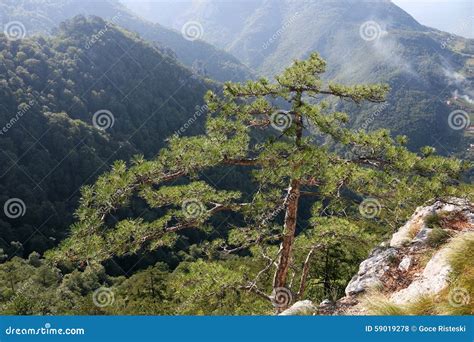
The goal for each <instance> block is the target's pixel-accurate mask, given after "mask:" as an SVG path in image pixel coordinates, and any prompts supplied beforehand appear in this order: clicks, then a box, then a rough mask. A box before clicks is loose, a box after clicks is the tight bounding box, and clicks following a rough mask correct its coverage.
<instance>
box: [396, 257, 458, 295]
mask: <svg viewBox="0 0 474 342" xmlns="http://www.w3.org/2000/svg"><path fill="white" fill-rule="evenodd" d="M449 252H450V251H449V248H442V249H441V250H440V251H438V252H437V253H436V254H435V255H434V256H433V257H432V258H431V260H430V261H429V262H428V264H427V265H426V267H425V269H424V270H423V273H422V274H421V276H419V277H417V278H416V279H414V280H413V282H412V283H411V284H410V285H409V286H408V287H407V288H404V289H401V290H400V291H397V292H394V293H393V294H392V295H391V296H390V299H391V300H392V301H393V302H394V303H395V304H405V303H409V302H412V301H415V300H416V299H417V298H419V297H420V296H421V295H431V294H436V293H438V292H440V291H441V290H442V289H444V288H445V287H446V286H447V285H448V280H449V273H450V272H451V266H450V265H449V263H448V256H449Z"/></svg>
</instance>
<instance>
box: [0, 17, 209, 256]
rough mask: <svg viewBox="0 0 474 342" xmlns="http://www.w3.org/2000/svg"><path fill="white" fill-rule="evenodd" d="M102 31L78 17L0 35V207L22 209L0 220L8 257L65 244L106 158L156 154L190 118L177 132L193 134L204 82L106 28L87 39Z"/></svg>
mask: <svg viewBox="0 0 474 342" xmlns="http://www.w3.org/2000/svg"><path fill="white" fill-rule="evenodd" d="M104 25H106V23H105V22H104V21H103V20H102V19H100V18H97V17H94V18H89V19H86V18H85V17H81V16H80V17H76V18H74V19H73V20H71V21H68V22H65V23H64V24H61V26H60V28H59V29H58V30H57V34H56V35H55V36H53V37H48V38H43V37H35V38H27V39H21V40H12V39H9V37H7V36H5V35H3V34H1V35H0V75H1V76H0V78H1V81H0V104H1V105H0V123H1V125H2V127H0V202H1V203H2V205H3V204H4V203H6V202H7V201H8V200H9V199H15V200H21V202H23V204H22V203H21V202H19V203H20V207H19V208H20V209H21V210H20V211H19V214H18V212H14V211H13V208H14V207H12V208H11V209H12V211H11V212H10V216H8V215H7V214H8V211H7V210H4V211H2V216H0V249H3V251H4V252H5V253H6V254H8V255H9V256H10V257H11V256H12V255H13V254H14V253H15V252H17V254H18V255H22V253H23V251H24V252H25V253H29V252H31V251H32V250H36V251H38V252H42V251H44V250H45V249H47V248H50V247H51V246H54V245H55V244H56V243H57V242H58V241H57V240H58V239H61V238H62V237H64V234H65V231H66V229H67V227H68V225H69V224H70V222H71V218H72V212H73V211H74V208H75V207H76V205H77V198H78V196H79V188H80V187H81V186H82V185H83V184H87V183H91V182H93V181H94V180H95V178H96V176H98V175H99V174H101V173H102V172H104V170H107V169H108V167H109V166H110V165H111V164H112V163H113V161H114V160H116V159H123V160H130V158H131V156H132V155H133V154H138V153H140V154H144V155H145V157H147V156H148V157H150V156H153V155H155V154H156V153H157V151H158V150H159V149H160V148H161V147H162V146H163V145H164V143H165V139H167V138H168V137H169V136H171V135H172V134H173V132H175V131H176V130H178V129H180V128H181V127H183V124H185V123H186V122H188V120H189V118H193V116H194V120H193V123H192V124H190V125H189V127H187V126H186V127H187V129H184V130H183V131H182V133H183V134H185V135H187V134H196V133H200V132H202V127H203V124H202V120H200V119H199V116H200V115H201V114H203V111H202V110H201V111H198V112H197V113H198V114H197V115H196V114H195V113H196V108H199V106H200V105H201V104H202V103H203V100H202V98H203V94H204V93H205V91H206V90H207V89H209V87H210V86H211V84H210V83H207V82H206V81H203V80H202V79H200V78H199V77H196V76H195V75H194V74H193V73H192V72H191V71H190V70H189V69H187V68H185V67H182V66H181V65H180V64H178V63H177V62H176V60H175V59H173V58H171V57H169V56H167V55H165V54H162V53H161V52H160V51H159V50H157V49H156V48H155V47H153V46H152V45H150V44H148V43H146V42H145V41H143V40H140V39H138V38H137V37H136V35H135V34H132V33H130V32H127V31H124V30H122V29H119V28H116V27H114V26H109V27H108V29H107V31H106V32H105V33H103V34H102V35H100V37H98V39H95V40H94V41H92V36H93V35H94V34H96V33H97V32H98V31H99V30H101V29H103V27H104ZM10 38H11V37H10ZM86 46H88V48H86ZM204 116H205V115H203V117H204ZM203 117H202V118H203ZM194 121H196V122H194ZM17 202H18V201H17ZM21 206H23V208H21ZM4 214H5V215H4ZM21 214H23V215H21ZM15 241H20V242H22V243H23V246H21V245H20V244H18V243H14V242H15Z"/></svg>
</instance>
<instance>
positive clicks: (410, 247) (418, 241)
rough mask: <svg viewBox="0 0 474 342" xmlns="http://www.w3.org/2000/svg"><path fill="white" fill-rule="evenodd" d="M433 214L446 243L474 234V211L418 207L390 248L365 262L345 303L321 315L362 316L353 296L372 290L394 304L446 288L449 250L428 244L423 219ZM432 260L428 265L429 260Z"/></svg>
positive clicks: (461, 206)
mask: <svg viewBox="0 0 474 342" xmlns="http://www.w3.org/2000/svg"><path fill="white" fill-rule="evenodd" d="M433 214H437V216H439V217H440V219H441V220H442V222H441V223H442V224H441V226H442V227H441V229H443V230H444V231H445V232H446V233H448V234H449V236H450V237H454V236H457V235H459V234H468V233H471V232H473V231H474V206H473V204H472V203H470V202H469V201H468V200H465V199H460V198H448V199H438V200H435V201H434V202H432V204H430V205H427V206H423V207H418V208H417V209H416V211H415V213H414V214H413V216H412V217H411V218H410V219H409V220H408V221H407V222H406V224H405V225H403V226H402V227H401V228H400V229H399V230H398V231H397V232H396V233H395V234H393V236H392V238H391V240H390V243H383V244H382V245H381V246H379V247H377V248H375V249H374V250H373V251H372V253H371V254H370V255H369V257H368V258H367V259H366V260H364V261H363V262H362V263H361V264H360V266H359V271H358V272H357V274H356V275H355V276H354V277H353V278H352V279H351V281H350V282H349V284H348V285H347V287H346V290H345V292H346V297H343V298H341V299H339V300H338V301H337V302H336V303H333V304H332V305H331V306H330V307H329V306H327V305H326V306H324V305H321V306H320V310H319V311H320V313H321V314H337V315H341V314H342V315H344V314H349V315H350V314H364V313H365V312H364V308H363V307H362V306H361V304H360V302H359V300H358V296H359V295H360V294H362V293H364V292H367V291H368V290H370V289H372V288H376V289H378V290H379V291H382V292H383V293H384V294H385V295H387V296H388V297H389V298H390V299H391V300H392V301H393V302H394V303H395V304H404V303H409V302H412V301H414V300H416V299H417V298H419V297H420V295H430V294H436V293H438V292H440V291H441V290H443V289H444V288H445V287H446V286H447V285H448V282H449V275H450V272H451V267H450V265H449V262H448V257H449V254H450V249H449V245H446V244H445V245H442V246H441V247H433V246H432V245H431V244H430V233H431V232H432V230H433V229H432V228H430V227H428V225H427V219H428V218H429V217H430V216H432V215H433ZM430 255H432V256H431V258H430V259H427V258H429V256H430Z"/></svg>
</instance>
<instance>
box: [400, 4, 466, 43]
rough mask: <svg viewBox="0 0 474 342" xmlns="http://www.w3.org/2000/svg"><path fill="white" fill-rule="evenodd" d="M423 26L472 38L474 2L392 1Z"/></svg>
mask: <svg viewBox="0 0 474 342" xmlns="http://www.w3.org/2000/svg"><path fill="white" fill-rule="evenodd" d="M392 1H393V2H394V3H395V4H397V5H398V6H399V7H401V8H403V9H404V10H405V11H406V12H408V13H409V14H410V15H411V16H412V17H414V18H415V19H416V20H417V21H418V22H420V23H421V24H423V25H426V26H431V27H434V28H437V29H439V30H442V31H446V32H450V33H455V34H458V35H460V36H463V37H468V38H474V0H392Z"/></svg>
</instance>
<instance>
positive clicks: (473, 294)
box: [362, 233, 474, 315]
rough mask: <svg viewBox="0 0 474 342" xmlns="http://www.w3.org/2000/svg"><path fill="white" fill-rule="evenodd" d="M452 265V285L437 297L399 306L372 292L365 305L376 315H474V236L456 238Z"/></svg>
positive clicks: (451, 256) (450, 258)
mask: <svg viewBox="0 0 474 342" xmlns="http://www.w3.org/2000/svg"><path fill="white" fill-rule="evenodd" d="M447 248H450V249H451V252H450V254H449V263H450V265H451V267H452V274H451V283H450V285H449V286H448V287H447V288H446V289H444V290H443V291H441V292H440V293H438V294H437V295H434V296H422V297H420V298H418V299H417V300H416V301H415V302H412V303H409V304H404V305H397V304H394V303H392V302H390V300H389V299H388V298H387V297H386V296H384V295H383V294H381V293H380V292H376V291H374V292H372V293H369V294H368V295H367V296H366V297H365V298H363V299H362V304H363V306H364V307H365V308H366V309H367V310H368V312H369V313H370V314H374V315H473V314H474V233H466V234H463V235H460V236H458V237H456V238H454V239H453V240H452V241H451V242H449V244H448V245H447Z"/></svg>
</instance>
